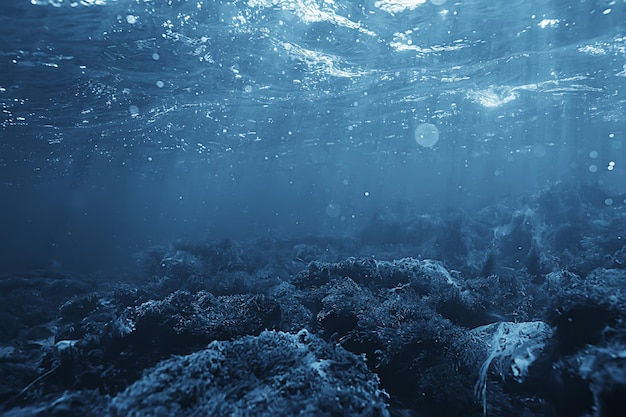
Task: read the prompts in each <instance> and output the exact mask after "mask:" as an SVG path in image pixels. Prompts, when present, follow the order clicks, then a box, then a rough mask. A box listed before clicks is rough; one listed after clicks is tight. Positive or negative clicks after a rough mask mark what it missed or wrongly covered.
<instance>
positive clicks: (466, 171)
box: [0, 0, 626, 272]
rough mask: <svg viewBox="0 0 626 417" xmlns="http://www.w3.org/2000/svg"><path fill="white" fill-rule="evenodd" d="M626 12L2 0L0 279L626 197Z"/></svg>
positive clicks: (393, 3) (406, 0)
mask: <svg viewBox="0 0 626 417" xmlns="http://www.w3.org/2000/svg"><path fill="white" fill-rule="evenodd" d="M625 9H626V4H625V3H624V2H622V1H619V0H618V1H604V0H603V1H600V0H597V1H593V0H586V1H585V0H569V1H568V0H562V1H539V0H530V1H529V0H512V1H506V2H494V1H487V0H467V1H466V0H459V1H451V0H448V1H444V0H431V1H424V0H403V1H401V0H377V1H371V0H368V1H361V2H356V1H346V0H337V1H332V0H330V1H319V0H248V1H232V2H231V1H221V2H220V1H208V0H206V1H174V0H170V1H165V0H154V1H149V0H136V1H131V0H119V1H114V0H82V1H71V0H70V1H67V0H47V1H44V0H32V1H27V0H11V1H8V0H3V1H2V2H0V103H1V106H2V112H1V113H0V214H1V215H0V236H1V237H0V246H1V248H0V249H1V250H0V272H8V271H16V270H24V269H36V268H60V269H66V270H77V271H94V270H98V269H108V268H112V269H114V268H116V267H123V266H125V265H126V264H128V263H132V259H133V256H132V254H133V253H136V252H138V251H141V250H144V249H145V248H148V247H150V246H152V245H162V244H167V243H168V242H171V241H173V240H176V239H216V238H232V239H239V240H245V239H250V238H253V237H259V236H264V237H282V238H284V237H286V238H293V239H296V240H297V238H298V237H303V236H309V235H316V236H339V237H342V236H351V235H353V234H354V233H356V232H357V231H359V230H362V229H363V228H365V227H367V226H368V225H369V224H370V222H371V221H372V218H376V217H377V216H378V217H380V216H384V215H392V214H393V213H405V214H406V213H409V215H414V216H418V215H427V214H428V213H433V212H438V213H441V212H445V211H447V210H457V209H462V210H466V211H469V212H471V211H472V210H478V209H480V208H481V207H484V206H486V205H490V204H498V203H499V202H502V201H507V200H506V199H507V198H509V197H511V196H516V195H521V194H526V193H533V192H536V191H540V190H544V189H546V188H548V187H550V186H551V185H553V184H554V183H556V182H558V181H565V180H568V181H572V180H573V181H577V182H581V183H585V184H588V185H592V186H594V187H597V188H598V189H599V191H600V192H602V193H604V195H605V196H606V198H607V202H606V204H607V205H610V204H615V205H618V204H624V193H625V192H626V168H625V166H626V148H625V146H624V140H626V125H625V124H624V120H623V115H624V114H625V113H626V89H625V88H624V87H625V86H626V78H625V77H626V33H625V18H626V12H625ZM425 124H428V125H425ZM420 126H422V127H421V128H420ZM424 126H426V130H424V129H425V128H424ZM432 126H434V128H433V127H432ZM416 129H421V130H418V132H427V133H426V135H427V136H428V135H431V133H432V132H436V133H437V137H436V138H435V137H432V136H428V137H425V138H424V137H422V138H421V139H422V140H421V141H420V140H416V139H419V138H416V133H415V132H416ZM428 132H431V133H428ZM432 134H434V133H432ZM418 136H419V135H418ZM420 142H421V143H420ZM433 142H435V143H433ZM423 145H426V146H423Z"/></svg>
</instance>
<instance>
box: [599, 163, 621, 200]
mask: <svg viewBox="0 0 626 417" xmlns="http://www.w3.org/2000/svg"><path fill="white" fill-rule="evenodd" d="M598 187H600V190H602V192H603V193H604V194H606V195H608V196H609V197H617V196H619V195H623V194H626V171H624V170H623V169H620V168H614V169H612V170H607V171H604V172H603V173H602V174H600V178H598Z"/></svg>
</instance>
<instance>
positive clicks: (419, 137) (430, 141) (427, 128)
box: [415, 123, 439, 148]
mask: <svg viewBox="0 0 626 417" xmlns="http://www.w3.org/2000/svg"><path fill="white" fill-rule="evenodd" d="M415 142H417V143H418V145H420V146H423V147H425V148H432V147H433V146H435V145H436V144H437V142H439V129H437V126H435V125H434V124H432V123H422V124H421V125H419V126H418V127H416V128H415Z"/></svg>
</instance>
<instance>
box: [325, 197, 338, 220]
mask: <svg viewBox="0 0 626 417" xmlns="http://www.w3.org/2000/svg"><path fill="white" fill-rule="evenodd" d="M340 214H341V206H340V205H339V204H337V203H334V202H332V201H331V202H330V203H328V205H327V206H326V215H327V216H328V217H330V218H331V219H334V218H337V217H339V215H340Z"/></svg>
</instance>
